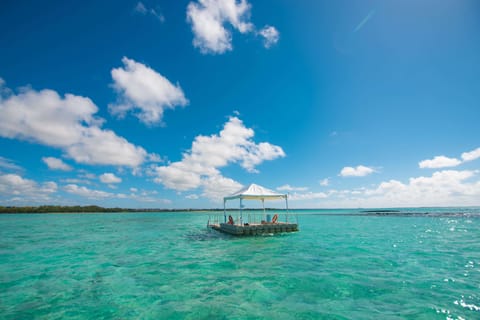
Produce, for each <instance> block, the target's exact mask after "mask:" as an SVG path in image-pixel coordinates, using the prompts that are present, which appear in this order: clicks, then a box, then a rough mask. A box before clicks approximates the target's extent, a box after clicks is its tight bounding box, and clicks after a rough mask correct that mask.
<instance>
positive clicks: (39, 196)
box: [0, 174, 58, 202]
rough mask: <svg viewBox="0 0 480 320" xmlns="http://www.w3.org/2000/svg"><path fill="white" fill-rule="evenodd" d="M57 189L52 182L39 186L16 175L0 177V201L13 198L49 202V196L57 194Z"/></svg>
mask: <svg viewBox="0 0 480 320" xmlns="http://www.w3.org/2000/svg"><path fill="white" fill-rule="evenodd" d="M57 189H58V187H57V184H56V183H55V182H53V181H47V182H44V183H41V184H39V183H37V182H36V181H34V180H30V179H25V178H23V177H22V176H20V175H18V174H4V175H0V199H3V200H8V199H6V197H7V196H14V197H21V198H22V199H29V200H30V201H32V202H40V201H49V200H50V195H51V194H53V193H55V192H57Z"/></svg>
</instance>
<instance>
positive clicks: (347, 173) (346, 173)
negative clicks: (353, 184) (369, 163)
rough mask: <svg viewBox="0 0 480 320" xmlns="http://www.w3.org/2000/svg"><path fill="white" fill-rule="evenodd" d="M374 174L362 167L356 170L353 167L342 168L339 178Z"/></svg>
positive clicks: (367, 168)
mask: <svg viewBox="0 0 480 320" xmlns="http://www.w3.org/2000/svg"><path fill="white" fill-rule="evenodd" d="M373 172H375V170H373V169H372V168H369V167H365V166H362V165H359V166H357V167H356V168H353V167H344V168H343V169H342V171H340V176H342V177H364V176H367V175H369V174H371V173H373Z"/></svg>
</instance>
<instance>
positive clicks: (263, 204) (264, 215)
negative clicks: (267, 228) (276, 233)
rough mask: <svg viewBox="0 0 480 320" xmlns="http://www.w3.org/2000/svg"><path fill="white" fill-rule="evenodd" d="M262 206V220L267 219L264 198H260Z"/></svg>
mask: <svg viewBox="0 0 480 320" xmlns="http://www.w3.org/2000/svg"><path fill="white" fill-rule="evenodd" d="M262 207H263V220H265V221H266V220H267V214H266V213H265V198H262Z"/></svg>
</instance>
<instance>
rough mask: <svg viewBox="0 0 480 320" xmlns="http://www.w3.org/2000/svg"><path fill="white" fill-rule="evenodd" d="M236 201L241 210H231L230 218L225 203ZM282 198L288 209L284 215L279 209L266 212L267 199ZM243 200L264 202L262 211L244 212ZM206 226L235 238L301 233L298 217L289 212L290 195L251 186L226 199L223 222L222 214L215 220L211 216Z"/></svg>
mask: <svg viewBox="0 0 480 320" xmlns="http://www.w3.org/2000/svg"><path fill="white" fill-rule="evenodd" d="M234 199H240V209H239V211H238V212H236V213H234V212H230V211H229V212H228V213H229V214H228V218H227V209H226V203H227V201H228V200H234ZM281 199H285V210H282V211H283V212H280V210H277V211H272V210H270V209H269V210H268V211H266V210H265V200H281ZM243 200H260V201H262V208H263V211H258V210H256V211H254V212H252V211H245V210H244V206H243ZM220 220H223V222H220ZM293 220H295V221H293ZM207 226H208V227H209V228H211V229H213V230H217V231H220V232H224V233H228V234H231V235H236V236H244V235H259V234H269V233H280V232H294V231H298V221H297V217H296V215H291V214H289V212H288V195H287V194H281V193H277V192H274V191H272V190H269V189H267V188H264V187H262V186H259V185H256V184H251V185H250V186H248V187H246V188H244V189H242V190H239V191H237V192H235V193H234V194H232V195H230V196H228V197H225V198H223V219H222V218H221V216H219V215H217V216H215V217H214V218H213V219H211V218H210V217H209V219H208V224H207Z"/></svg>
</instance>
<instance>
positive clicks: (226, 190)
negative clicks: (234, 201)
mask: <svg viewBox="0 0 480 320" xmlns="http://www.w3.org/2000/svg"><path fill="white" fill-rule="evenodd" d="M202 187H203V193H202V196H204V197H206V198H208V199H211V200H213V201H220V200H221V199H223V197H224V196H225V195H228V194H232V193H234V192H236V191H238V190H240V189H241V188H242V187H243V186H242V185H241V184H240V183H238V182H237V181H235V180H233V179H230V178H226V177H223V176H222V175H220V174H217V175H213V176H209V177H206V178H205V179H202Z"/></svg>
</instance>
